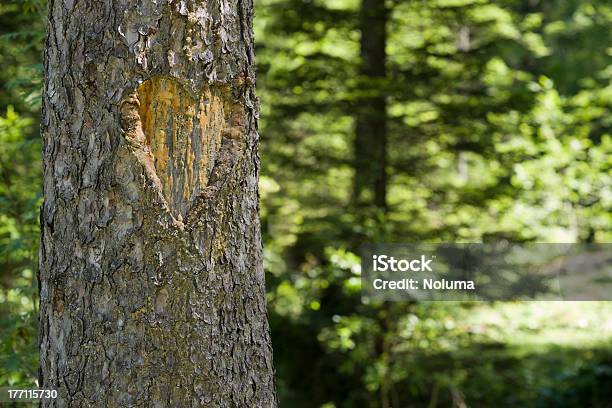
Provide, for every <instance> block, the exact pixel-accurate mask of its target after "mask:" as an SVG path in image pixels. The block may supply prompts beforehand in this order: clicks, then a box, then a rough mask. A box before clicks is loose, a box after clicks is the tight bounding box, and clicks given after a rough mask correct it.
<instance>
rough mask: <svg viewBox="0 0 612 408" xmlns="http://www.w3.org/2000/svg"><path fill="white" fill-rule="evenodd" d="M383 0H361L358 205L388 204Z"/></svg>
mask: <svg viewBox="0 0 612 408" xmlns="http://www.w3.org/2000/svg"><path fill="white" fill-rule="evenodd" d="M388 14H389V12H388V10H387V8H386V6H385V2H384V1H383V0H362V3H361V16H360V31H361V68H360V73H361V76H362V86H361V89H360V91H361V92H362V94H363V95H362V96H361V97H360V98H359V100H358V102H357V105H358V106H357V110H356V112H357V117H356V128H355V178H354V182H353V189H354V192H353V195H354V197H355V201H356V203H357V204H358V205H362V206H363V205H365V206H373V207H376V208H381V209H386V206H387V169H386V167H387V123H386V121H387V107H386V100H385V92H384V89H385V86H384V83H383V82H384V80H385V79H386V75H387V74H386V68H385V63H386V52H385V48H386V43H387V33H386V25H387V19H388Z"/></svg>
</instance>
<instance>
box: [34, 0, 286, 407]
mask: <svg viewBox="0 0 612 408" xmlns="http://www.w3.org/2000/svg"><path fill="white" fill-rule="evenodd" d="M252 13H253V11H252V3H251V0H191V1H186V0H180V1H178V0H174V1H172V0H158V1H134V0H117V1H93V0H89V1H74V0H63V1H59V0H51V1H50V2H49V22H48V36H47V47H46V53H45V88H44V96H43V119H42V134H43V141H44V147H43V149H44V194H45V200H44V205H43V208H42V214H41V223H42V243H41V253H40V275H39V279H40V299H41V313H40V331H41V332H40V350H41V351H40V364H41V366H40V375H41V384H40V386H41V387H42V388H55V389H57V390H58V392H59V398H58V399H57V400H55V401H51V402H46V403H44V404H43V405H45V406H58V407H65V406H70V407H87V406H99V407H120V406H153V407H191V406H206V407H230V406H231V407H274V406H276V405H277V403H276V396H275V389H274V381H273V368H272V350H271V343H270V337H269V328H268V323H267V318H266V317H267V316H266V302H265V287H264V273H263V267H262V258H261V236H260V228H259V220H258V195H257V179H258V172H259V159H258V155H257V141H258V134H257V101H256V98H255V95H254V79H253V78H254V67H253V64H254V61H253V58H254V55H253V35H252Z"/></svg>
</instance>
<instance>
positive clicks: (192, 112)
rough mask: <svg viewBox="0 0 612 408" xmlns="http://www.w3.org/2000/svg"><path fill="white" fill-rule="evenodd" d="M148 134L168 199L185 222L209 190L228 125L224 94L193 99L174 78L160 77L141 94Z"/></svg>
mask: <svg viewBox="0 0 612 408" xmlns="http://www.w3.org/2000/svg"><path fill="white" fill-rule="evenodd" d="M136 93H137V97H138V100H139V102H140V104H139V108H138V112H139V115H140V121H141V124H142V130H143V133H144V135H145V137H146V140H147V143H148V145H149V148H150V149H151V153H152V155H153V158H154V163H155V170H156V173H157V176H158V177H159V180H160V182H161V187H162V191H163V195H164V197H165V199H166V202H167V203H168V206H169V207H170V209H171V211H172V212H173V214H174V215H175V216H177V217H178V216H179V215H180V216H181V217H185V215H186V213H187V211H188V210H189V207H190V206H191V203H192V201H193V199H194V198H195V197H196V196H197V195H198V194H199V193H200V191H202V189H203V188H204V187H206V185H207V183H208V178H209V177H210V174H211V170H212V166H213V165H214V162H215V157H216V155H217V153H218V151H219V148H220V146H221V137H222V132H223V130H224V128H225V126H226V119H225V113H224V104H223V100H222V98H221V96H220V94H219V92H215V90H214V89H212V88H208V89H206V90H204V91H203V92H202V93H201V94H200V95H199V96H197V97H196V96H193V95H192V94H191V93H190V92H189V91H188V90H186V89H185V88H184V87H183V86H182V85H181V84H180V83H178V82H177V81H176V80H174V79H171V78H164V77H154V78H151V79H149V80H147V81H145V82H143V83H142V84H141V85H140V86H139V87H138V89H137V90H136Z"/></svg>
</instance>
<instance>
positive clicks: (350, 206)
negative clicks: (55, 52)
mask: <svg viewBox="0 0 612 408" xmlns="http://www.w3.org/2000/svg"><path fill="white" fill-rule="evenodd" d="M255 5H256V19H255V29H256V41H257V58H258V60H257V64H258V78H257V85H258V92H259V97H260V99H261V120H260V131H261V149H260V153H261V158H262V172H261V184H260V188H261V199H262V202H261V216H262V228H263V235H264V240H265V254H264V255H265V267H266V271H267V283H268V299H269V315H270V321H271V327H272V339H273V343H274V357H275V364H276V369H277V377H278V391H279V397H280V401H281V406H283V407H325V408H332V407H381V408H386V407H396V408H397V407H411V406H414V407H436V406H456V407H465V406H473V407H484V406H508V407H510V406H513V407H514V406H525V407H531V406H533V407H611V406H612V303H610V302H582V303H572V302H494V303H456V302H438V303H434V302H430V303H384V304H362V303H361V300H360V277H359V273H360V270H359V258H358V255H357V254H358V249H359V246H360V245H361V244H363V243H367V242H482V241H495V240H509V241H512V242H611V238H612V229H611V226H612V216H611V212H610V209H611V208H612V189H611V186H612V177H611V168H612V157H611V156H612V155H611V154H610V153H611V152H612V138H611V130H612V115H611V113H612V85H611V81H612V64H611V62H612V4H611V3H610V2H609V1H607V0H498V1H491V0H427V1H425V0H395V1H391V0H388V1H386V2H385V1H384V0H256V1H255ZM45 9H46V2H44V1H41V0H19V1H18V0H14V1H11V0H2V1H1V2H0V68H1V69H0V385H14V386H31V385H32V384H33V383H34V381H36V378H37V358H38V351H37V321H36V319H37V308H38V304H37V302H38V300H37V294H36V293H37V282H36V280H37V279H36V269H37V251H38V240H39V230H38V228H39V227H38V210H39V205H40V203H41V157H40V156H41V147H40V137H39V132H38V119H39V114H40V112H39V110H40V91H41V85H42V78H41V72H42V52H43V45H44V37H45V32H44V19H45V12H46V11H45Z"/></svg>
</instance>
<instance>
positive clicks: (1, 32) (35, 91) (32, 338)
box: [0, 0, 46, 387]
mask: <svg viewBox="0 0 612 408" xmlns="http://www.w3.org/2000/svg"><path fill="white" fill-rule="evenodd" d="M45 7H46V2H44V1H41V0H25V1H5V2H2V4H0V66H1V67H2V70H0V385H2V386H4V385H13V386H23V387H31V386H32V385H33V384H34V383H35V382H36V381H37V378H38V333H37V326H38V289H37V286H38V285H37V278H36V274H37V268H38V261H37V258H38V242H39V233H40V232H39V223H38V220H39V213H38V209H39V206H40V204H41V201H42V197H41V170H42V169H41V157H40V156H41V144H40V138H39V135H38V109H39V107H40V95H41V94H40V92H41V84H42V81H41V78H42V75H41V73H42V48H43V39H44V28H43V27H44V20H43V18H42V16H43V14H44V9H45Z"/></svg>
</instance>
